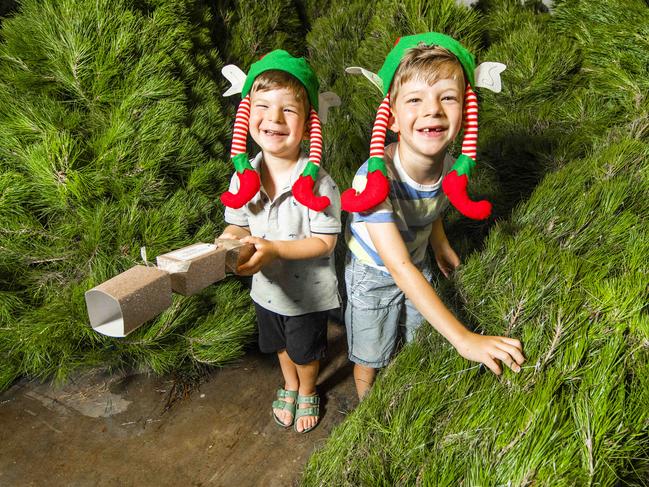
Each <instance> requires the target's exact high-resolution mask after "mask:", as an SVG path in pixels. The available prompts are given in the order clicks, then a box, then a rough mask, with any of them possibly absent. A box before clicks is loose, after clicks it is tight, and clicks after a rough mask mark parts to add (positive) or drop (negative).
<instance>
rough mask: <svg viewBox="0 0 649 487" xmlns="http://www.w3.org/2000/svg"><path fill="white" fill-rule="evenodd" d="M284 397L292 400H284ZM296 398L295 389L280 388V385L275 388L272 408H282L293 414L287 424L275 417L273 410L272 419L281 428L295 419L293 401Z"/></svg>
mask: <svg viewBox="0 0 649 487" xmlns="http://www.w3.org/2000/svg"><path fill="white" fill-rule="evenodd" d="M286 397H288V398H291V399H293V402H288V401H285V400H284V398H286ZM297 398H298V395H297V391H287V390H286V389H282V388H281V387H280V388H279V389H277V400H276V401H273V409H284V410H285V411H288V412H289V413H291V415H292V416H293V419H291V422H290V423H289V424H284V423H283V422H282V420H280V419H279V418H278V417H277V415H276V414H275V411H273V419H274V420H275V422H276V423H277V424H278V425H280V426H281V427H282V428H289V427H290V426H291V425H292V424H293V422H294V421H295V403H296V399H297Z"/></svg>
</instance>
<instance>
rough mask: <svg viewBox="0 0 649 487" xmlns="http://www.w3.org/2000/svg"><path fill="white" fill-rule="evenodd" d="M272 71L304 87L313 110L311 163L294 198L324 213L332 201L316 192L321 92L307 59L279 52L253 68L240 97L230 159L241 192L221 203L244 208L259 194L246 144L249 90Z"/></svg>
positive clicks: (226, 195)
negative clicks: (278, 72)
mask: <svg viewBox="0 0 649 487" xmlns="http://www.w3.org/2000/svg"><path fill="white" fill-rule="evenodd" d="M270 70H279V71H285V72H287V73H289V74H290V75H292V76H294V77H295V78H296V79H297V80H298V81H300V82H301V83H302V85H304V88H305V89H306V92H307V95H308V97H309V102H310V103H311V110H310V112H309V120H308V129H309V139H310V143H309V162H308V163H307V165H306V167H305V168H304V171H303V172H302V175H301V176H300V177H299V178H298V179H297V180H296V181H295V183H294V184H293V188H292V189H293V196H294V197H295V199H296V200H298V201H299V202H300V203H302V204H303V205H304V206H306V207H308V208H310V209H312V210H315V211H322V210H324V209H325V208H326V207H327V206H329V204H330V201H329V198H327V197H326V196H316V195H315V194H314V192H313V189H314V185H315V182H316V181H317V179H318V171H319V169H320V160H321V158H322V130H321V124H320V118H319V116H318V112H317V110H318V101H319V100H318V90H319V88H320V85H319V83H318V80H317V78H316V76H315V73H314V72H313V70H312V69H311V67H310V66H309V64H308V63H307V61H306V60H305V59H304V58H296V57H293V56H291V55H290V54H289V53H288V52H286V51H284V50H281V49H277V50H275V51H272V52H270V53H268V54H267V55H266V56H264V57H263V58H262V59H260V60H259V61H257V62H256V63H254V64H253V65H252V66H251V67H250V71H249V72H248V75H247V76H246V78H245V82H244V83H243V88H242V90H241V94H242V96H243V99H242V100H241V103H240V104H239V108H238V109H237V114H236V117H235V121H234V130H233V135H232V149H231V151H230V157H231V159H232V163H233V164H234V167H235V169H236V171H237V176H238V177H239V183H240V184H239V191H238V192H237V193H236V194H235V193H231V192H229V191H228V192H225V193H223V194H222V195H221V202H222V203H223V204H224V205H225V206H227V207H230V208H241V207H242V206H243V205H245V204H246V203H248V201H250V200H251V199H252V198H253V197H254V196H255V195H256V194H257V192H258V191H259V188H260V187H261V182H260V179H259V174H258V173H257V171H255V169H254V168H253V167H252V165H251V164H250V161H249V160H248V154H247V153H246V141H247V138H248V127H249V121H250V89H251V88H252V84H253V82H254V81H255V79H256V78H257V76H259V75H260V74H261V73H263V72H265V71H270Z"/></svg>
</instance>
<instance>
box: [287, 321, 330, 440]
mask: <svg viewBox="0 0 649 487" xmlns="http://www.w3.org/2000/svg"><path fill="white" fill-rule="evenodd" d="M285 320H286V321H285V330H286V350H287V355H288V356H289V357H290V358H289V360H291V363H293V364H294V366H295V369H296V373H297V376H298V381H299V386H298V395H299V396H315V395H316V394H317V392H316V387H315V385H316V382H317V380H318V372H319V371H320V359H321V358H323V357H324V355H325V352H326V350H327V322H328V321H329V312H328V311H318V312H315V313H307V314H304V315H299V316H287V317H286V318H285ZM299 396H298V397H299ZM298 402H299V401H298ZM308 407H313V405H312V404H309V403H300V404H298V408H300V409H306V408H308ZM318 419H319V417H318V416H317V415H314V416H300V417H299V418H297V419H296V422H295V429H296V431H298V433H301V432H302V431H304V430H308V429H311V428H313V427H314V426H315V425H316V424H317V423H318Z"/></svg>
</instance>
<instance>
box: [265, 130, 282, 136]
mask: <svg viewBox="0 0 649 487" xmlns="http://www.w3.org/2000/svg"><path fill="white" fill-rule="evenodd" d="M262 132H263V134H264V135H267V136H269V137H282V136H286V135H288V134H287V133H284V132H279V131H277V130H262Z"/></svg>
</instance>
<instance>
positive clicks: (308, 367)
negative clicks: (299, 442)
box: [295, 360, 320, 433]
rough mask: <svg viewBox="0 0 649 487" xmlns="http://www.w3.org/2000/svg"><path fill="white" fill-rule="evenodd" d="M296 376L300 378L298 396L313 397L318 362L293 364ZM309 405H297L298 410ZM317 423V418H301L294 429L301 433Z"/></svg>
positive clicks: (318, 367) (318, 368)
mask: <svg viewBox="0 0 649 487" xmlns="http://www.w3.org/2000/svg"><path fill="white" fill-rule="evenodd" d="M295 368H296V369H297V375H298V376H299V378H300V386H299V389H298V394H299V395H300V396H315V394H316V390H315V383H316V381H317V380H318V372H319V371H320V361H319V360H314V361H313V362H310V363H308V364H305V365H298V364H295ZM310 406H311V405H310V404H299V405H298V407H299V408H307V407H310ZM317 422H318V417H317V416H301V417H299V418H298V419H297V421H296V423H295V429H296V430H297V431H298V433H301V432H302V431H304V430H305V429H309V428H313V427H314V426H315V425H316V423H317Z"/></svg>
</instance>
